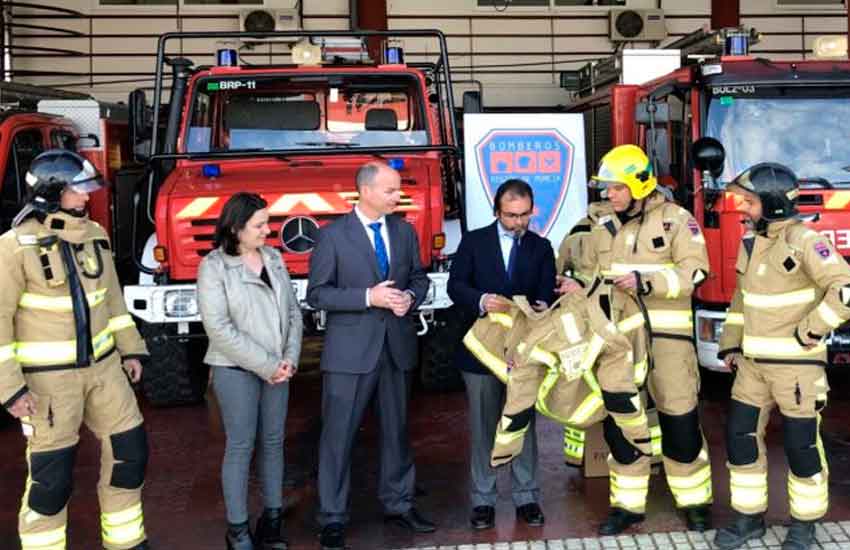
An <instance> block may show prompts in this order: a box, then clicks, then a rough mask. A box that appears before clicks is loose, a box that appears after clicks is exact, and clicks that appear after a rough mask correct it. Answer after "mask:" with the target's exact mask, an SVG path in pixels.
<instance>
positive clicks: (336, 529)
mask: <svg viewBox="0 0 850 550" xmlns="http://www.w3.org/2000/svg"><path fill="white" fill-rule="evenodd" d="M319 544H320V545H321V547H322V550H345V526H344V525H343V524H341V523H329V524H327V525H325V526H324V527H322V534H321V535H319Z"/></svg>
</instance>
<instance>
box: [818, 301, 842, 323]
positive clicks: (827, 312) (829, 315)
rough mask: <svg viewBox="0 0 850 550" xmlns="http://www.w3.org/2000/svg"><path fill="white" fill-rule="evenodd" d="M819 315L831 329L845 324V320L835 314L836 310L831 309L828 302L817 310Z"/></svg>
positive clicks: (822, 303) (823, 303)
mask: <svg viewBox="0 0 850 550" xmlns="http://www.w3.org/2000/svg"><path fill="white" fill-rule="evenodd" d="M817 312H818V315H820V318H821V319H823V322H824V323H826V324H827V325H828V326H829V327H830V328H838V326H839V325H841V324H842V323H843V322H844V319H842V318H841V317H839V316H838V314H837V313H835V310H834V309H832V308H831V307H829V304H827V303H826V302H821V303H820V305H819V306H818V308H817Z"/></svg>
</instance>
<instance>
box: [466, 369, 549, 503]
mask: <svg viewBox="0 0 850 550" xmlns="http://www.w3.org/2000/svg"><path fill="white" fill-rule="evenodd" d="M462 374H463V381H464V383H465V384H466V396H467V398H468V400H469V434H470V435H469V440H470V441H469V446H470V449H469V473H470V488H469V491H470V495H469V499H470V504H471V505H472V506H473V507H475V506H495V505H496V499H497V498H498V496H499V495H498V491H497V489H496V469H495V468H493V467H491V466H490V454H491V453H492V452H493V440H494V438H495V437H496V427H497V425H498V423H499V421H500V419H501V417H502V408H503V407H504V406H505V385H504V384H502V382H500V381H499V379H498V378H496V377H495V376H492V375H489V374H473V373H471V372H466V371H463V372H462ZM535 426H536V422H535V417H532V419H531V425H530V426H529V428H528V433H527V434H526V436H525V442H524V443H523V447H522V452H521V453H520V454H519V456H518V457H516V458H515V459H513V460H512V461H511V464H510V469H511V493H512V495H513V501H514V506H522V505H523V504H529V503H531V502H538V499H539V497H540V488H539V487H538V485H537V435H536V433H535V431H534V430H535Z"/></svg>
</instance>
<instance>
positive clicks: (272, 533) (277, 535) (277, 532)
mask: <svg viewBox="0 0 850 550" xmlns="http://www.w3.org/2000/svg"><path fill="white" fill-rule="evenodd" d="M254 540H256V541H257V546H259V547H260V550H287V549H288V548H289V542H288V541H287V540H286V537H284V536H283V509H282V508H266V509H265V510H263V515H262V516H260V519H259V520H257V529H256V531H254Z"/></svg>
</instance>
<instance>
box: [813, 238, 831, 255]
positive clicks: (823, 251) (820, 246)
mask: <svg viewBox="0 0 850 550" xmlns="http://www.w3.org/2000/svg"><path fill="white" fill-rule="evenodd" d="M815 252H817V253H818V256H820V257H821V258H823V259H824V260H825V259H827V258H829V257H830V255H832V250H830V249H829V246H827V244H826V243H825V242H823V241H818V242H816V243H815Z"/></svg>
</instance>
